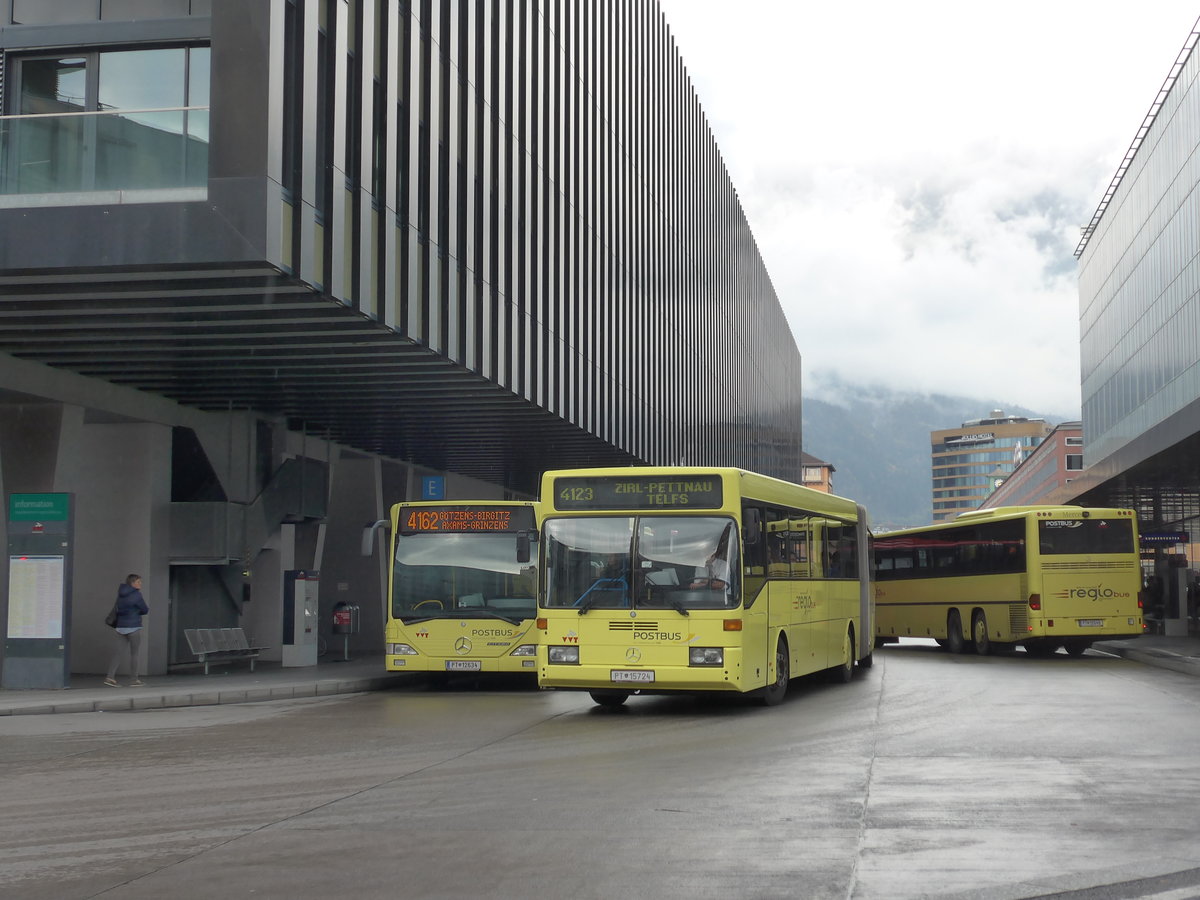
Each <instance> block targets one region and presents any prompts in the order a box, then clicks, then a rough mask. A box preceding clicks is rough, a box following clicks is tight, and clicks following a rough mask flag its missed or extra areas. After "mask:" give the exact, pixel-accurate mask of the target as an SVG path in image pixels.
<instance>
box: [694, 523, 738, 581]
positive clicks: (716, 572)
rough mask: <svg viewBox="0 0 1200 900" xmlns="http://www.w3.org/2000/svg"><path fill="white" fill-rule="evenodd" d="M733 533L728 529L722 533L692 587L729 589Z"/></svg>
mask: <svg viewBox="0 0 1200 900" xmlns="http://www.w3.org/2000/svg"><path fill="white" fill-rule="evenodd" d="M732 531H733V529H732V528H729V527H727V528H726V529H725V530H724V531H723V532H721V539H720V540H719V541H717V546H716V547H715V548H714V549H713V551H712V553H710V554H708V559H706V560H705V561H704V568H703V569H702V570H698V571H697V572H696V578H695V580H694V581H693V582H692V584H691V587H693V588H704V587H707V588H710V589H711V590H715V591H716V590H728V589H729V536H730V534H731V533H732ZM701 572H703V574H701Z"/></svg>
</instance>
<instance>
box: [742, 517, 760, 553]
mask: <svg viewBox="0 0 1200 900" xmlns="http://www.w3.org/2000/svg"><path fill="white" fill-rule="evenodd" d="M761 535H762V514H761V513H760V512H759V511H758V510H757V509H747V510H745V511H743V513H742V543H744V544H745V545H746V546H747V547H753V546H754V545H755V544H757V543H758V540H759V537H760V536H761Z"/></svg>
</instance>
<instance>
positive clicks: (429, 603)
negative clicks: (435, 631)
mask: <svg viewBox="0 0 1200 900" xmlns="http://www.w3.org/2000/svg"><path fill="white" fill-rule="evenodd" d="M422 606H436V607H437V608H438V609H445V608H446V604H444V603H443V602H442V601H441V600H422V601H421V602H420V603H414V604H413V609H420V608H421V607H422Z"/></svg>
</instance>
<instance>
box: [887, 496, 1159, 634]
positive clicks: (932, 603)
mask: <svg viewBox="0 0 1200 900" xmlns="http://www.w3.org/2000/svg"><path fill="white" fill-rule="evenodd" d="M875 586H876V590H875V603H876V611H877V615H876V635H877V638H876V643H877V644H879V643H891V642H894V641H896V640H897V639H898V638H901V637H931V638H934V639H935V640H936V641H937V642H938V643H939V644H941V645H942V646H943V647H945V648H947V649H948V650H950V651H951V652H952V653H961V652H963V651H964V650H965V649H966V648H967V645H968V643H970V644H973V645H974V648H975V652H976V653H979V654H988V653H990V652H992V650H993V649H995V648H996V647H997V646H1009V647H1011V646H1015V645H1017V644H1020V645H1023V646H1024V647H1025V650H1026V652H1028V653H1031V654H1033V655H1037V656H1044V655H1048V654H1051V653H1055V652H1057V650H1058V648H1059V647H1063V648H1065V649H1066V651H1067V653H1069V654H1071V655H1072V656H1078V655H1080V654H1082V653H1083V652H1084V651H1085V650H1087V648H1088V647H1090V646H1091V645H1092V642H1093V641H1096V640H1102V639H1104V640H1111V639H1114V638H1128V637H1135V636H1137V635H1140V634H1141V633H1142V629H1143V625H1142V609H1141V605H1142V604H1141V598H1140V595H1139V594H1140V590H1141V562H1140V559H1139V554H1138V536H1137V517H1136V515H1135V513H1134V512H1133V510H1129V509H1084V508H1082V507H1078V506H1021V507H1015V506H1014V507H998V508H995V509H985V510H978V511H974V512H968V513H962V514H961V515H959V516H958V517H957V518H955V519H953V520H951V521H949V522H943V523H939V524H937V525H930V526H928V527H926V528H909V529H904V530H902V531H893V532H888V533H886V534H879V535H876V536H875Z"/></svg>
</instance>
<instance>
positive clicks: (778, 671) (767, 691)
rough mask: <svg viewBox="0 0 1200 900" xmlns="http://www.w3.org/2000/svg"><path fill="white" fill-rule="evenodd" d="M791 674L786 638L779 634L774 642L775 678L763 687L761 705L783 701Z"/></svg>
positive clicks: (770, 704)
mask: <svg viewBox="0 0 1200 900" xmlns="http://www.w3.org/2000/svg"><path fill="white" fill-rule="evenodd" d="M791 674H792V664H791V655H790V654H789V653H788V643H787V638H785V637H784V636H783V635H782V634H781V635H780V636H779V640H778V641H777V642H776V644H775V680H774V681H773V682H771V683H770V684H768V685H767V686H766V687H765V688H763V692H762V703H763V706H778V705H779V704H780V703H782V702H783V698H784V696H785V695H786V694H787V689H788V681H790V680H791Z"/></svg>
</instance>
